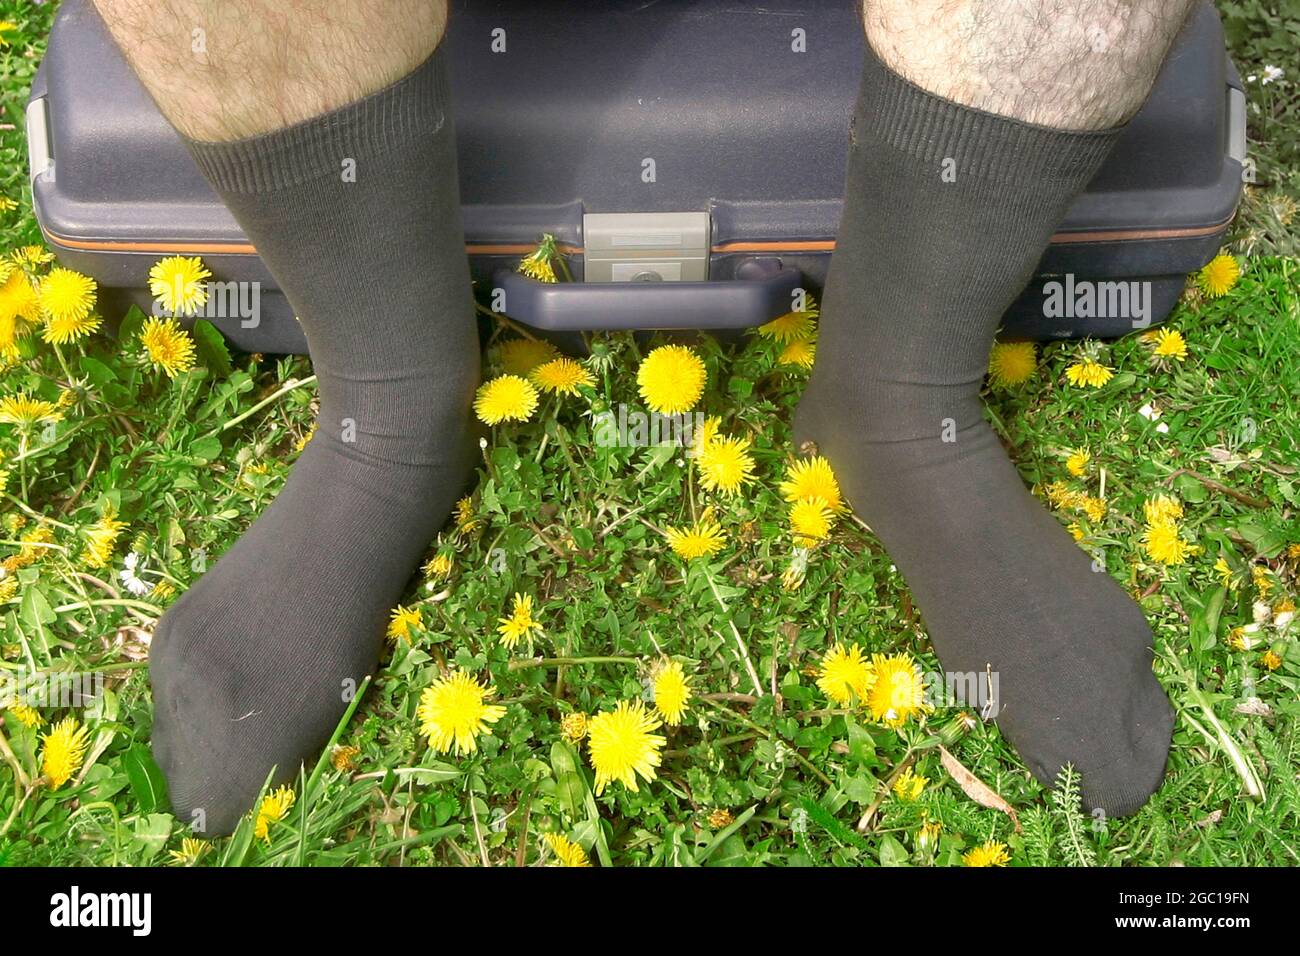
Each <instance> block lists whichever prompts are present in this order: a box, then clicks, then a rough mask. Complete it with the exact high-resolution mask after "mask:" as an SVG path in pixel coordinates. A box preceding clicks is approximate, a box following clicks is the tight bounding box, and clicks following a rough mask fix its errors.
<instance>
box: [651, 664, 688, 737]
mask: <svg viewBox="0 0 1300 956" xmlns="http://www.w3.org/2000/svg"><path fill="white" fill-rule="evenodd" d="M651 691H652V692H653V694H654V702H655V710H657V711H658V712H659V715H660V716H661V717H663V719H664V723H665V724H667V725H668V726H669V727H676V726H677V725H678V724H680V723H681V722H682V715H683V714H684V713H686V708H687V706H688V701H690V699H691V682H690V678H688V677H687V676H686V673H685V672H684V671H683V670H682V665H681V664H680V663H679V662H677V661H674V660H669V661H665V662H663V663H662V664H661V665H660V666H659V668H658V670H657V671H656V672H655V674H654V677H653V679H652V682H651Z"/></svg>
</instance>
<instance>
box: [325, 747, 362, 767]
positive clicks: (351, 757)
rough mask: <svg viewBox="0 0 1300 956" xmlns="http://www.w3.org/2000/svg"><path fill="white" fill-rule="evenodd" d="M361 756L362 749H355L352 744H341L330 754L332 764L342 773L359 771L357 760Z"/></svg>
mask: <svg viewBox="0 0 1300 956" xmlns="http://www.w3.org/2000/svg"><path fill="white" fill-rule="evenodd" d="M360 756H361V748H360V747H354V746H353V745H352V744H339V745H338V746H337V747H335V748H334V750H333V752H332V753H331V754H330V763H331V764H332V765H333V767H334V769H335V770H337V771H339V772H340V773H351V772H352V771H354V770H356V769H357V758H358V757H360Z"/></svg>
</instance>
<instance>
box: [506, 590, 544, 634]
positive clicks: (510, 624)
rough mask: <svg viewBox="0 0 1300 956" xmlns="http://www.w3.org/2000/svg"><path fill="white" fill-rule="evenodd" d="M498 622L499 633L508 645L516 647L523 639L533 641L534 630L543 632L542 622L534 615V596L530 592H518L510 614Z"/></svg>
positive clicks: (539, 632)
mask: <svg viewBox="0 0 1300 956" xmlns="http://www.w3.org/2000/svg"><path fill="white" fill-rule="evenodd" d="M497 623H498V624H499V625H500V626H499V627H498V628H497V633H498V634H500V635H501V643H502V644H504V645H505V646H506V647H514V646H515V645H516V644H518V643H519V642H520V641H521V640H528V641H531V640H532V639H533V632H534V631H536V632H537V633H538V634H539V635H540V634H541V633H542V625H541V623H540V622H538V621H537V620H536V619H535V618H534V617H533V599H532V596H531V595H528V594H516V595H515V604H514V607H513V608H512V609H511V611H510V616H509V617H502V618H498V619H497Z"/></svg>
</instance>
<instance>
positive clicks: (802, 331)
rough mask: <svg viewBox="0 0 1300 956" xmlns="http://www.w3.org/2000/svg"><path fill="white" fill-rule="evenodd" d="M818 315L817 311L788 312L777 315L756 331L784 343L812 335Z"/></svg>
mask: <svg viewBox="0 0 1300 956" xmlns="http://www.w3.org/2000/svg"><path fill="white" fill-rule="evenodd" d="M816 317H817V313H816V312H787V313H786V314H785V315H781V316H777V317H776V318H775V319H773V320H772V321H771V322H768V323H766V324H764V325H760V326H759V327H758V328H757V329H756V331H757V332H758V334H759V335H761V336H763V337H764V338H767V339H773V340H775V341H777V342H780V343H782V344H785V343H788V342H794V341H797V340H799V339H806V338H809V337H811V336H812V334H813V331H814V330H815V329H816V327H817V326H816V324H815V323H814V322H813V319H815V318H816Z"/></svg>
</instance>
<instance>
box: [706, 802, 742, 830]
mask: <svg viewBox="0 0 1300 956" xmlns="http://www.w3.org/2000/svg"><path fill="white" fill-rule="evenodd" d="M735 822H736V818H735V817H734V816H732V815H731V811H730V810H728V809H726V808H725V807H719V808H718V809H716V810H714V811H713V812H712V813H710V814H709V826H711V827H713V829H715V830H722V829H724V828H726V827H729V826H731V825H732V824H733V823H735Z"/></svg>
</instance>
